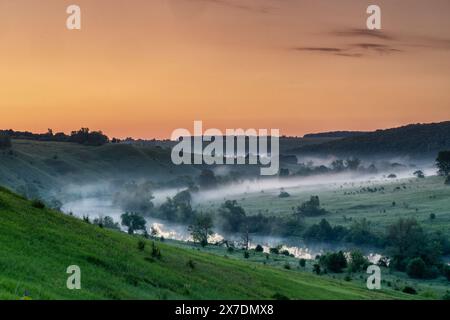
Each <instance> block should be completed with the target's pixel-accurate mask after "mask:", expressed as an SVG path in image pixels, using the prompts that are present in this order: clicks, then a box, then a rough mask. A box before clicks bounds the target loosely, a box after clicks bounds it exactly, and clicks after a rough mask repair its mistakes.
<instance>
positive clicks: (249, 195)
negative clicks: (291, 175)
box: [196, 176, 450, 236]
mask: <svg viewBox="0 0 450 320" xmlns="http://www.w3.org/2000/svg"><path fill="white" fill-rule="evenodd" d="M287 181H288V180H287ZM367 187H370V188H372V189H373V188H378V190H379V189H380V187H383V188H384V189H383V190H381V191H377V192H367V191H361V190H362V189H363V188H366V190H367ZM284 190H285V191H287V192H288V193H289V194H290V197H289V198H279V197H278V195H279V193H280V190H279V189H273V190H265V191H264V192H246V193H244V194H240V195H239V196H224V197H225V198H227V199H228V200H237V201H238V203H239V205H240V206H242V207H243V208H244V209H245V211H246V212H247V214H250V215H251V214H257V213H258V212H262V213H263V214H265V215H271V216H286V215H292V213H293V211H292V208H294V207H297V206H299V205H300V204H301V203H302V202H304V201H307V200H309V198H310V197H311V196H312V195H318V196H319V198H320V201H321V205H322V207H323V208H325V209H326V210H327V211H328V212H329V213H328V214H326V215H323V216H318V217H307V218H305V220H306V221H305V223H306V224H307V225H310V224H313V223H318V222H319V221H320V220H321V219H323V218H325V219H327V220H328V221H329V222H330V223H331V224H339V225H344V226H349V225H350V224H351V223H352V221H354V220H355V219H362V218H366V219H368V220H370V221H372V226H373V228H374V229H375V230H379V231H382V230H384V228H385V227H386V226H387V225H390V224H392V223H393V222H394V221H396V220H398V219H399V218H401V217H403V218H416V219H417V220H418V221H419V222H420V223H421V224H422V225H423V226H424V227H425V228H427V229H430V230H432V229H433V230H440V231H442V232H443V233H445V234H448V235H449V236H450V187H449V186H446V185H445V184H444V178H443V177H439V176H430V177H426V178H424V179H418V178H405V179H392V180H385V181H372V182H369V181H365V182H354V183H351V182H349V183H346V184H342V183H341V184H334V183H333V184H330V185H320V186H308V187H304V186H303V187H302V186H299V187H291V188H289V187H286V188H284ZM393 202H395V206H393ZM222 203H223V199H220V200H217V201H213V200H211V201H207V202H204V203H200V204H198V205H197V207H196V208H197V209H199V210H215V209H217V208H218V207H219V206H220V205H221V204H222ZM431 213H434V214H435V215H436V218H435V219H433V220H431V219H430V214H431ZM344 217H345V218H344Z"/></svg>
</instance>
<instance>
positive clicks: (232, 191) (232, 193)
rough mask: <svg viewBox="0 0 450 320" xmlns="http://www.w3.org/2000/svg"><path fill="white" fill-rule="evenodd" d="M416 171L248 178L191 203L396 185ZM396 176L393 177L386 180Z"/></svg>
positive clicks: (432, 172) (433, 171)
mask: <svg viewBox="0 0 450 320" xmlns="http://www.w3.org/2000/svg"><path fill="white" fill-rule="evenodd" d="M416 170H418V169H412V168H407V167H405V168H395V169H391V170H386V171H384V172H379V173H376V174H366V173H361V172H358V171H345V172H342V173H329V174H321V175H311V176H297V177H289V178H280V177H274V178H263V179H247V180H243V181H240V182H235V183H230V184H228V185H225V186H220V187H218V188H215V189H211V190H203V191H200V192H198V193H196V194H193V202H194V204H201V203H204V202H208V201H221V200H225V199H229V198H233V197H240V196H243V195H246V194H251V193H262V192H264V193H266V192H267V193H270V192H272V193H276V192H279V191H280V190H281V189H284V190H286V191H289V189H299V190H302V191H324V190H334V189H337V188H340V187H342V188H353V187H355V186H361V187H364V186H373V185H377V184H388V183H398V182H399V181H401V180H404V179H412V178H415V176H414V172H415V171H416ZM421 170H422V171H423V172H424V174H425V175H427V176H429V175H435V174H436V169H435V168H433V167H431V166H429V167H427V168H423V169H421ZM390 174H395V175H396V178H389V175H390Z"/></svg>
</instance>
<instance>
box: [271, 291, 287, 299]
mask: <svg viewBox="0 0 450 320" xmlns="http://www.w3.org/2000/svg"><path fill="white" fill-rule="evenodd" d="M272 299H274V300H290V299H289V298H288V297H287V296H285V295H284V294H281V293H279V292H277V293H275V294H274V295H273V296H272Z"/></svg>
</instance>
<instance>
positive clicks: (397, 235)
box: [386, 219, 442, 271]
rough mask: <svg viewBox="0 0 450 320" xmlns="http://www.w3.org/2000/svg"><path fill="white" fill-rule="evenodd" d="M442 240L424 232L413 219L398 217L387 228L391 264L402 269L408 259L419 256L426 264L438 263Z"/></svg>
mask: <svg viewBox="0 0 450 320" xmlns="http://www.w3.org/2000/svg"><path fill="white" fill-rule="evenodd" d="M441 242H442V241H441V240H439V239H436V238H433V235H428V234H426V233H425V232H424V231H423V229H422V227H421V226H420V225H419V223H418V222H417V221H416V220H415V219H399V220H397V222H395V223H394V224H392V225H390V226H389V227H388V230H387V235H386V243H387V245H388V251H389V252H390V256H391V265H392V266H393V267H394V268H395V269H398V270H400V271H404V270H405V269H406V267H407V264H408V263H409V260H410V259H413V258H418V257H420V258H421V259H422V260H423V262H424V263H425V264H426V265H427V266H435V265H438V264H439V263H440V256H441V255H442V243H441Z"/></svg>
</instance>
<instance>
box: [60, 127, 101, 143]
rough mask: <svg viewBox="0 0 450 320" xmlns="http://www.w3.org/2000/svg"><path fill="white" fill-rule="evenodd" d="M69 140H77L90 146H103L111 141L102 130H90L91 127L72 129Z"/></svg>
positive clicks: (76, 141)
mask: <svg viewBox="0 0 450 320" xmlns="http://www.w3.org/2000/svg"><path fill="white" fill-rule="evenodd" d="M68 142H75V143H79V144H84V145H88V146H102V145H104V144H106V143H108V142H109V139H108V137H107V136H106V135H104V134H103V132H101V131H89V128H81V129H80V130H78V131H72V133H71V134H70V137H69V139H68Z"/></svg>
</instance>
